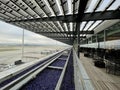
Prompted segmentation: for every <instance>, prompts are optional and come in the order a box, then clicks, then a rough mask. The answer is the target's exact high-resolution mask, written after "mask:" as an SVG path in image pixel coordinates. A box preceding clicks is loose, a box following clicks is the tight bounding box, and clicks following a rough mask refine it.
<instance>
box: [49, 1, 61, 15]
mask: <svg viewBox="0 0 120 90" xmlns="http://www.w3.org/2000/svg"><path fill="white" fill-rule="evenodd" d="M48 2H49V5H50V8H51V10H52V11H53V13H54V15H56V16H57V15H59V14H60V11H59V8H58V4H57V2H56V0H48Z"/></svg>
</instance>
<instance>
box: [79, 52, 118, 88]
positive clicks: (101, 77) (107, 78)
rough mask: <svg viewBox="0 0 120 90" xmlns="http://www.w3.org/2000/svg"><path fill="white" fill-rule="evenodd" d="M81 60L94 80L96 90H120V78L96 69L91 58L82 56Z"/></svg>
mask: <svg viewBox="0 0 120 90" xmlns="http://www.w3.org/2000/svg"><path fill="white" fill-rule="evenodd" d="M80 60H81V62H82V64H83V65H84V67H85V69H86V72H87V74H88V75H89V77H90V78H91V80H92V83H93V85H94V87H95V90H120V76H116V75H112V74H108V73H106V72H105V69H102V68H98V67H95V66H94V64H93V61H92V59H91V58H87V57H84V55H83V53H81V54H80Z"/></svg>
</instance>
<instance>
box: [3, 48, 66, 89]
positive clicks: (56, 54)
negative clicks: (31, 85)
mask: <svg viewBox="0 0 120 90" xmlns="http://www.w3.org/2000/svg"><path fill="white" fill-rule="evenodd" d="M67 49H68V48H67ZM67 49H64V50H61V51H59V52H57V53H54V54H52V55H49V56H47V57H45V58H44V59H42V61H44V60H46V59H49V58H51V57H53V56H55V57H56V56H57V57H59V54H60V53H62V52H63V51H65V50H67ZM51 59H53V60H55V58H51ZM53 60H51V61H53ZM36 64H37V63H36ZM43 64H44V63H43ZM45 64H46V63H45ZM34 65H35V64H33V65H32V66H34ZM40 66H41V65H40ZM29 68H30V67H29ZM36 68H37V67H36ZM36 68H35V69H36ZM38 68H39V66H38ZM35 69H33V70H31V71H29V72H27V73H26V74H25V75H22V76H21V77H19V78H18V79H16V80H14V81H12V82H11V83H9V84H7V85H5V86H4V87H2V88H1V89H7V88H8V87H11V85H13V84H15V83H16V82H17V81H19V80H21V79H22V78H23V77H24V76H26V75H29V73H31V72H32V71H34V70H35ZM34 76H35V75H34ZM34 76H31V78H33V77H34ZM31 78H29V80H30V79H31Z"/></svg>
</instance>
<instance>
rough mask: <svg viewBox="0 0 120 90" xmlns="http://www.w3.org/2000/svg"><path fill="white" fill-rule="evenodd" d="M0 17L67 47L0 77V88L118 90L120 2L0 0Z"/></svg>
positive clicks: (25, 89) (119, 71)
mask: <svg viewBox="0 0 120 90" xmlns="http://www.w3.org/2000/svg"><path fill="white" fill-rule="evenodd" d="M0 20H1V21H3V22H6V23H9V24H12V25H15V26H18V27H21V28H23V29H26V30H29V31H32V32H35V33H38V34H41V35H44V36H46V37H49V38H52V39H54V40H58V41H60V42H63V43H66V44H68V45H71V47H68V48H66V49H64V50H61V51H58V52H56V53H53V54H51V55H49V56H47V57H45V58H43V59H42V61H37V62H36V63H34V64H33V63H30V64H29V65H26V66H27V67H22V66H20V67H19V68H17V69H11V70H10V71H9V72H5V73H7V74H5V73H1V75H0V90H120V56H119V55H120V1H119V0H0Z"/></svg>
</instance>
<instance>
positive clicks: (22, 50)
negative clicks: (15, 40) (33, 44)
mask: <svg viewBox="0 0 120 90" xmlns="http://www.w3.org/2000/svg"><path fill="white" fill-rule="evenodd" d="M23 57H24V29H23V33H22V60H23Z"/></svg>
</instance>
